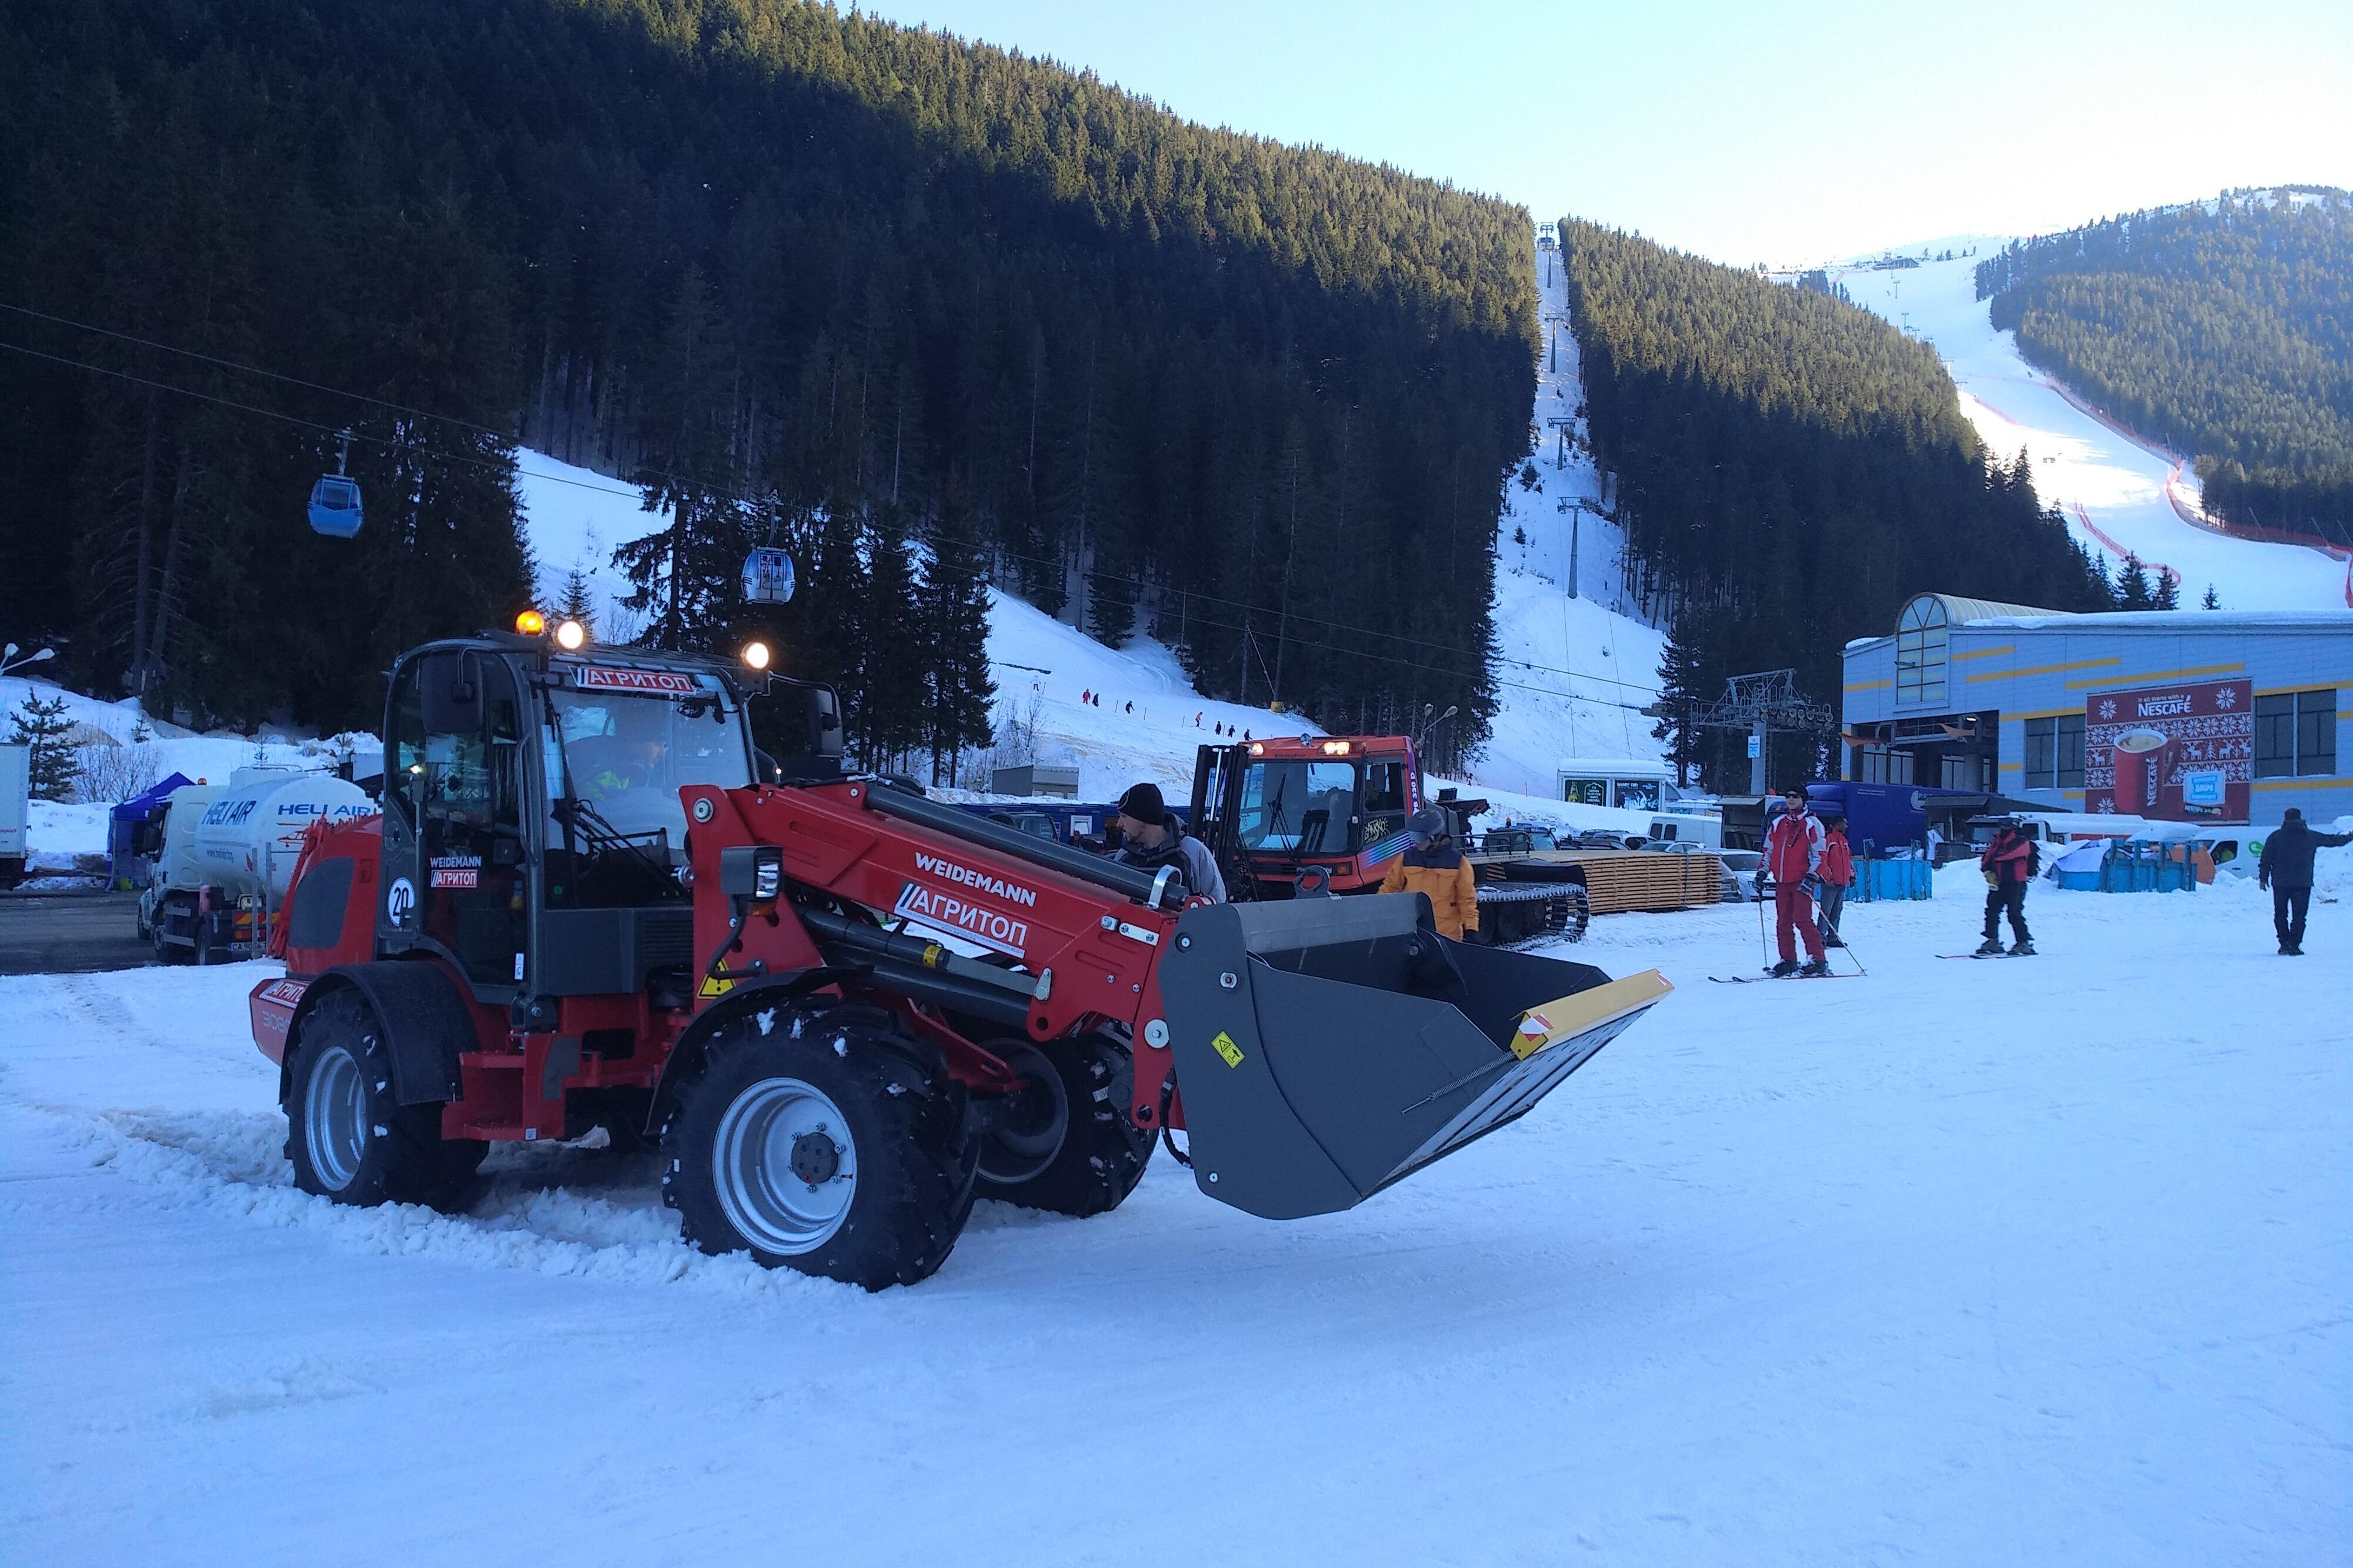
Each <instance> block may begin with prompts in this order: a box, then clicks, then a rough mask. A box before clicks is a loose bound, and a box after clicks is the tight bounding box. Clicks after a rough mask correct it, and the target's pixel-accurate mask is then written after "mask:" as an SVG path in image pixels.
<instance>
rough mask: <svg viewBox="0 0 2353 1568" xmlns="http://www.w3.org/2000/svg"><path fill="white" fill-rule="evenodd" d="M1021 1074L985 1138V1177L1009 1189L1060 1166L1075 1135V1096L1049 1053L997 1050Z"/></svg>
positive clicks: (1030, 1049) (1021, 1048)
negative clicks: (1019, 1083) (1064, 1144)
mask: <svg viewBox="0 0 2353 1568" xmlns="http://www.w3.org/2000/svg"><path fill="white" fill-rule="evenodd" d="M991 1048H992V1049H994V1050H996V1051H997V1054H998V1055H999V1056H1001V1057H1003V1058H1004V1059H1005V1065H1006V1066H1007V1067H1009V1068H1012V1069H1013V1070H1014V1071H1015V1072H1017V1073H1019V1074H1020V1075H1021V1078H1022V1080H1023V1082H1022V1087H1021V1088H1020V1089H1018V1090H1016V1091H1015V1092H1014V1093H1012V1094H1010V1095H1008V1096H1007V1097H1006V1099H1007V1101H1008V1103H1007V1104H1006V1105H1005V1106H1004V1108H1003V1109H1002V1110H1001V1111H1000V1112H999V1116H998V1120H997V1124H996V1125H995V1126H993V1127H991V1128H990V1129H989V1131H988V1135H987V1137H986V1138H984V1139H982V1140H981V1144H980V1173H981V1176H982V1178H983V1179H984V1180H987V1181H990V1182H994V1183H997V1184H999V1185H1003V1186H1012V1185H1015V1184H1018V1183H1021V1182H1026V1181H1029V1180H1030V1179H1032V1178H1033V1177H1035V1176H1037V1175H1038V1174H1039V1173H1041V1172H1043V1171H1044V1170H1045V1169H1046V1167H1047V1166H1049V1165H1050V1164H1052V1163H1054V1157H1055V1156H1056V1155H1058V1154H1060V1152H1062V1141H1063V1140H1064V1139H1065V1138H1068V1137H1069V1136H1070V1131H1071V1097H1070V1092H1069V1090H1067V1089H1064V1088H1063V1087H1062V1075H1061V1074H1060V1073H1059V1072H1057V1071H1055V1070H1054V1064H1053V1063H1052V1062H1051V1061H1050V1060H1048V1059H1047V1057H1046V1053H1045V1052H1043V1051H1040V1050H1039V1049H1037V1048H1036V1047H1030V1046H1011V1047H1004V1046H992V1047H991Z"/></svg>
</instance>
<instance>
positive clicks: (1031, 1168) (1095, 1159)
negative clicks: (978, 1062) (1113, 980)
mask: <svg viewBox="0 0 2353 1568" xmlns="http://www.w3.org/2000/svg"><path fill="white" fill-rule="evenodd" d="M989 1045H990V1047H991V1048H992V1049H995V1050H997V1052H998V1054H999V1055H1000V1056H1002V1057H1004V1058H1005V1059H1006V1060H1007V1061H1008V1063H1009V1064H1011V1065H1012V1067H1013V1068H1014V1069H1015V1070H1016V1071H1018V1072H1021V1073H1022V1074H1023V1075H1024V1076H1025V1077H1027V1076H1031V1075H1033V1074H1039V1073H1047V1072H1050V1073H1052V1074H1053V1075H1054V1077H1053V1079H1051V1080H1050V1081H1047V1082H1041V1083H1038V1084H1036V1085H1035V1086H1034V1087H1033V1088H1032V1089H1029V1090H1028V1091H1026V1092H1027V1094H1028V1096H1029V1099H1030V1100H1031V1101H1032V1102H1033V1103H1034V1104H1035V1105H1036V1106H1037V1107H1039V1108H1040V1109H1042V1108H1043V1107H1045V1106H1047V1105H1058V1106H1059V1107H1060V1110H1061V1112H1062V1114H1061V1116H1060V1121H1061V1123H1062V1131H1061V1136H1060V1139H1059V1141H1056V1142H1054V1143H1053V1144H1052V1145H1051V1147H1050V1148H1049V1147H1041V1145H1040V1143H1039V1141H1038V1139H1036V1138H1035V1137H1028V1138H1025V1137H1024V1136H1023V1134H1024V1133H1025V1132H1029V1131H1032V1129H1031V1128H1029V1127H1027V1126H1025V1125H1024V1124H1023V1123H1022V1122H1020V1121H1015V1122H1013V1123H1011V1124H1010V1125H1009V1126H1008V1127H1007V1128H1006V1129H1005V1130H1004V1131H1000V1132H998V1133H996V1134H993V1135H992V1134H984V1135H983V1136H982V1139H981V1148H980V1195H981V1196H982V1197H985V1198H997V1199H999V1200H1001V1201H1003V1202H1005V1203H1009V1204H1018V1205H1021V1206H1022V1207H1023V1208H1032V1209H1044V1210H1046V1211H1047V1212H1048V1213H1050V1214H1067V1215H1079V1216H1080V1217H1082V1218H1084V1217H1086V1216H1087V1215H1099V1214H1108V1213H1109V1212H1110V1211H1112V1210H1113V1209H1115V1208H1117V1207H1119V1205H1121V1204H1122V1203H1124V1202H1125V1201H1126V1198H1127V1194H1130V1193H1132V1192H1134V1190H1135V1184H1136V1183H1138V1182H1140V1181H1142V1180H1143V1179H1144V1167H1145V1165H1146V1164H1147V1163H1150V1161H1151V1159H1152V1135H1151V1134H1150V1133H1148V1132H1145V1131H1139V1130H1138V1129H1137V1127H1136V1125H1135V1124H1134V1122H1132V1121H1129V1120H1128V1119H1127V1111H1126V1109H1125V1108H1126V1106H1127V1104H1128V1102H1129V1101H1130V1100H1132V1099H1134V1095H1133V1094H1132V1093H1131V1092H1130V1086H1131V1082H1132V1079H1133V1075H1134V1070H1135V1068H1134V1063H1133V1061H1131V1060H1130V1058H1129V1056H1128V1052H1127V1048H1126V1047H1124V1046H1121V1045H1119V1044H1118V1043H1117V1042H1116V1041H1113V1040H1107V1039H1103V1038H1102V1037H1094V1036H1090V1037H1087V1038H1085V1039H1080V1040H1050V1041H1048V1042H1046V1043H1045V1044H1043V1045H1039V1046H1033V1045H1030V1044H1029V1043H1028V1042H1026V1041H1010V1040H1008V1041H1003V1042H997V1041H991V1042H989ZM1032 1121H1035V1118H1034V1117H1033V1118H1032ZM1036 1131H1043V1127H1042V1126H1040V1127H1039V1128H1037V1129H1036Z"/></svg>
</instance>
